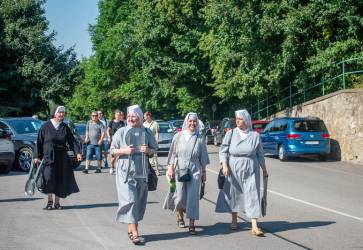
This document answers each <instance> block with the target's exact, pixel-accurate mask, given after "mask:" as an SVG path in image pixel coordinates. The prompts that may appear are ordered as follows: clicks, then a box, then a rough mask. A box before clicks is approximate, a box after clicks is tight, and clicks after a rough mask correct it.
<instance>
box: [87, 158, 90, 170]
mask: <svg viewBox="0 0 363 250" xmlns="http://www.w3.org/2000/svg"><path fill="white" fill-rule="evenodd" d="M90 163H91V161H90V160H86V169H88V168H89V165H90Z"/></svg>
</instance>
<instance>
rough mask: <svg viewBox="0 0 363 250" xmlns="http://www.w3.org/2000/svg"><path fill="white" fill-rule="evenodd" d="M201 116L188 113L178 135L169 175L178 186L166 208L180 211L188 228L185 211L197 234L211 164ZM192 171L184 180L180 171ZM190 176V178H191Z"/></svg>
mask: <svg viewBox="0 0 363 250" xmlns="http://www.w3.org/2000/svg"><path fill="white" fill-rule="evenodd" d="M199 130H200V128H199V119H198V115H197V114H196V113H188V114H187V115H186V117H185V120H184V123H183V127H182V131H181V132H179V133H177V134H176V135H174V137H173V140H172V144H171V146H170V151H169V155H168V171H167V175H168V178H171V179H172V178H175V181H176V189H175V192H174V195H173V199H172V201H171V202H172V203H173V204H172V205H170V204H166V202H167V201H168V200H169V199H168V197H167V198H166V200H165V201H166V202H165V203H164V209H171V210H173V211H176V212H177V223H178V227H180V228H184V227H185V223H184V213H185V214H186V218H187V219H189V233H190V234H191V235H195V234H196V231H195V224H194V223H195V220H199V192H200V187H201V182H202V181H203V182H205V181H206V167H207V165H208V164H209V157H208V152H207V145H206V143H205V140H204V137H203V136H202V135H201V134H200V133H199ZM181 170H183V172H184V173H189V177H190V178H189V180H181V179H179V178H181V176H180V175H179V174H178V171H179V173H181ZM185 170H187V171H185ZM187 179H188V178H187Z"/></svg>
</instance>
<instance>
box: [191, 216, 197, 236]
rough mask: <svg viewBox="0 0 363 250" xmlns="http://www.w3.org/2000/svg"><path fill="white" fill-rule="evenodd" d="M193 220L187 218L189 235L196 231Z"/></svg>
mask: <svg viewBox="0 0 363 250" xmlns="http://www.w3.org/2000/svg"><path fill="white" fill-rule="evenodd" d="M194 222H195V220H194V219H189V233H190V234H191V235H195V234H196V233H197V232H196V231H195V224H194Z"/></svg>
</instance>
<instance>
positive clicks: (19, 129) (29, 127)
mask: <svg viewBox="0 0 363 250" xmlns="http://www.w3.org/2000/svg"><path fill="white" fill-rule="evenodd" d="M8 123H9V124H10V126H11V127H12V128H13V129H14V130H15V131H16V133H18V134H31V133H38V131H39V129H40V127H41V126H42V122H41V121H40V120H35V119H29V120H9V121H8Z"/></svg>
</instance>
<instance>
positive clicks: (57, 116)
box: [54, 112, 64, 122]
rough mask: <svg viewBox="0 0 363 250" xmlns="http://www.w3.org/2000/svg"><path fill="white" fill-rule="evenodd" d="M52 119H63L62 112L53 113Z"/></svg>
mask: <svg viewBox="0 0 363 250" xmlns="http://www.w3.org/2000/svg"><path fill="white" fill-rule="evenodd" d="M54 119H55V120H56V121H57V122H61V121H63V119H64V112H57V113H55V115H54Z"/></svg>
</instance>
